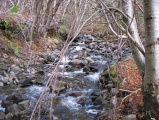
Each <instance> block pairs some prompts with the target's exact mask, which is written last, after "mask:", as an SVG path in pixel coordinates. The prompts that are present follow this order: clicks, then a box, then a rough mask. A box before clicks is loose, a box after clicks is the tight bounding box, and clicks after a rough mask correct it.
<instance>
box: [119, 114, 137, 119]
mask: <svg viewBox="0 0 159 120" xmlns="http://www.w3.org/2000/svg"><path fill="white" fill-rule="evenodd" d="M122 120H136V115H135V114H130V115H127V116H125V117H124V118H123V119H122Z"/></svg>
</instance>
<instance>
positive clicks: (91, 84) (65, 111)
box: [0, 35, 131, 120]
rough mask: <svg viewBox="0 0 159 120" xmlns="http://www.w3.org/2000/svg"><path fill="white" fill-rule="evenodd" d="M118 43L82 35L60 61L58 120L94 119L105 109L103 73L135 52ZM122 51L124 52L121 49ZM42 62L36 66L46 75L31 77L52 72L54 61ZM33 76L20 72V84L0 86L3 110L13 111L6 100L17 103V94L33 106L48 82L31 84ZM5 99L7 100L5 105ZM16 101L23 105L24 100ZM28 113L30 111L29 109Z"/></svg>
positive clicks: (54, 110) (43, 76)
mask: <svg viewBox="0 0 159 120" xmlns="http://www.w3.org/2000/svg"><path fill="white" fill-rule="evenodd" d="M118 47H119V46H118V43H117V41H115V42H114V41H113V42H112V41H107V42H106V41H103V40H101V39H99V38H95V37H94V36H91V35H79V36H78V38H77V39H76V40H75V41H74V42H73V43H72V44H71V46H70V47H69V49H68V51H67V53H66V55H65V56H64V57H63V60H62V61H61V64H60V65H59V74H60V75H61V76H63V77H62V79H61V78H59V81H60V83H62V84H63V85H62V86H61V88H57V89H58V91H59V93H58V96H56V100H55V101H54V103H53V113H54V120H94V119H95V118H96V116H97V115H98V113H100V112H101V111H102V110H103V109H104V108H103V95H104V94H105V93H104V90H102V89H101V88H100V85H99V78H100V74H101V73H102V72H103V71H104V70H106V69H107V68H108V67H109V66H111V65H113V64H115V62H116V60H117V59H119V60H122V59H124V58H125V57H126V56H128V55H129V54H130V53H131V52H130V49H129V46H128V45H126V44H125V45H123V46H122V47H121V48H120V50H119V49H118ZM119 51H120V53H118V52H119ZM54 53H55V54H52V58H57V56H56V54H58V52H57V50H55V51H54ZM41 66H43V67H41ZM41 66H40V67H36V68H35V70H37V69H38V70H39V69H40V70H41V71H44V72H45V75H42V76H40V77H39V78H38V77H36V78H35V77H31V80H33V78H34V79H38V80H39V79H40V80H41V79H44V78H46V77H49V76H50V75H51V70H53V69H54V67H53V66H54V65H52V64H51V63H50V64H45V65H41ZM48 67H52V69H51V70H50V73H49V72H48V71H45V69H47V68H48ZM23 78H25V80H24V79H23ZM26 78H27V80H26ZM29 78H30V76H29V77H27V76H25V77H22V76H20V77H19V78H18V79H19V80H21V81H22V82H20V83H21V84H20V85H19V86H17V85H12V86H7V85H6V86H4V87H1V88H0V110H3V111H5V113H6V114H8V113H9V112H8V111H9V110H10V109H9V110H8V109H7V107H8V106H9V105H8V103H6V102H8V101H9V100H11V99H13V100H12V101H13V103H16V102H14V99H15V98H16V96H15V94H18V96H17V98H16V100H17V99H18V100H19V99H20V100H19V101H20V102H23V101H24V100H25V101H26V99H27V100H29V105H30V106H32V109H33V106H35V103H36V101H37V99H38V97H39V96H40V94H41V92H42V91H43V88H44V86H45V83H46V82H45V81H44V82H38V84H37V82H36V84H34V82H32V83H31V84H30V83H29V85H28V83H27V82H26V81H29V80H30V79H29ZM26 83H27V85H26ZM22 86H23V87H22ZM10 96H11V97H10ZM23 96H25V97H23ZM23 98H24V99H23ZM1 103H3V104H2V105H1ZM11 104H12V103H11ZM16 104H17V105H21V106H22V103H21V104H19V103H16ZM31 111H32V110H31ZM10 112H11V111H10ZM12 114H15V113H12ZM25 114H28V112H26V113H25ZM24 116H26V115H21V116H20V117H19V116H18V115H16V117H13V118H12V119H14V120H15V119H16V120H18V119H19V120H21V119H22V118H23V119H24V118H25V117H24ZM26 119H28V118H26ZM47 119H48V118H47V116H42V118H41V120H47Z"/></svg>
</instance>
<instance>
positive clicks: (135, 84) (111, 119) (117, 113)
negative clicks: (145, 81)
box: [105, 57, 144, 120]
mask: <svg viewBox="0 0 159 120" xmlns="http://www.w3.org/2000/svg"><path fill="white" fill-rule="evenodd" d="M118 73H119V74H118V75H119V77H120V78H122V80H123V79H124V80H125V81H124V84H122V85H121V86H120V92H126V93H127V95H126V96H123V97H121V98H120V97H119V98H118V101H117V106H116V108H115V109H114V112H112V113H111V114H109V116H107V118H105V120H121V119H122V118H123V117H124V116H126V115H130V114H135V115H136V116H137V119H136V120H140V119H141V118H142V116H143V111H144V110H143V95H142V78H141V76H140V74H139V71H138V69H137V66H136V64H135V61H134V59H133V58H132V57H129V58H128V59H127V60H125V61H122V62H120V63H119V64H118Z"/></svg>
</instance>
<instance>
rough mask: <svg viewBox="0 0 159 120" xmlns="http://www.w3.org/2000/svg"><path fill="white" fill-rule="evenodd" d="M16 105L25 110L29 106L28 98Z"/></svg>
mask: <svg viewBox="0 0 159 120" xmlns="http://www.w3.org/2000/svg"><path fill="white" fill-rule="evenodd" d="M18 106H19V108H20V109H21V110H27V109H28V108H29V106H30V101H29V100H25V101H22V102H20V103H18Z"/></svg>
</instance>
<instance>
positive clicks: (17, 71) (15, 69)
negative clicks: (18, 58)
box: [10, 65, 22, 74]
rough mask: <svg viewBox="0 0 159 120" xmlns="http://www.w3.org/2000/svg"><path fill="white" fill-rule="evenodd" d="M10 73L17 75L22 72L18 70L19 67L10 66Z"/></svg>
mask: <svg viewBox="0 0 159 120" xmlns="http://www.w3.org/2000/svg"><path fill="white" fill-rule="evenodd" d="M10 71H13V72H14V73H15V74H18V73H20V72H21V71H22V70H21V68H20V67H19V66H17V65H12V66H11V67H10Z"/></svg>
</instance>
